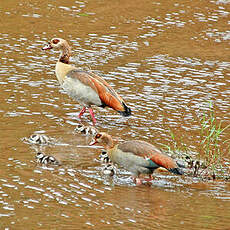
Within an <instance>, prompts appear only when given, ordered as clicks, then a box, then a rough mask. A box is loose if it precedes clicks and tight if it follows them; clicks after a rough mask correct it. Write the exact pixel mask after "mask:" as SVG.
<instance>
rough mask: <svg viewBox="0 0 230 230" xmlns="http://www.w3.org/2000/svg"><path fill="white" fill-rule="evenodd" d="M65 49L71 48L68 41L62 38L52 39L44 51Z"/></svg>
mask: <svg viewBox="0 0 230 230" xmlns="http://www.w3.org/2000/svg"><path fill="white" fill-rule="evenodd" d="M65 47H69V45H68V43H67V41H66V40H64V39H62V38H53V39H51V41H50V42H48V44H46V45H45V46H44V47H43V48H42V50H50V49H56V50H63V49H64V48H65Z"/></svg>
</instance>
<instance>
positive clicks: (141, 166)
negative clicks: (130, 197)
mask: <svg viewBox="0 0 230 230" xmlns="http://www.w3.org/2000/svg"><path fill="white" fill-rule="evenodd" d="M97 143H98V144H101V145H103V146H104V147H105V148H106V149H107V151H108V156H109V158H110V160H111V161H112V162H113V163H115V164H117V165H118V166H121V167H123V168H124V169H126V170H128V171H130V172H131V173H132V176H133V178H134V181H135V182H136V184H141V183H142V180H141V178H139V176H140V174H148V175H150V176H151V174H152V173H153V171H154V170H155V169H157V168H159V167H163V168H165V169H167V170H168V171H169V172H172V173H174V174H178V175H182V174H183V171H182V170H181V168H180V167H179V165H177V163H176V162H175V161H174V160H173V159H172V158H171V157H169V156H167V155H165V154H163V153H162V152H161V151H160V150H158V149H157V148H156V147H155V146H154V145H152V144H149V143H148V142H145V141H139V140H131V141H125V142H123V143H120V144H115V143H114V141H113V139H112V137H111V136H110V135H108V134H107V133H98V134H96V136H95V137H94V139H93V141H92V142H91V143H90V145H94V144H97Z"/></svg>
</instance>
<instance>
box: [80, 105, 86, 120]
mask: <svg viewBox="0 0 230 230" xmlns="http://www.w3.org/2000/svg"><path fill="white" fill-rule="evenodd" d="M85 111H86V108H85V107H83V109H82V110H81V112H80V113H79V115H78V117H79V118H80V119H81V116H82V115H83V114H84V113H85Z"/></svg>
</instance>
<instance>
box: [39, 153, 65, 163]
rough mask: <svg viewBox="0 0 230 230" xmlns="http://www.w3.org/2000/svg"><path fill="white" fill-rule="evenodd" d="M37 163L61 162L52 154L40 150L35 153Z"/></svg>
mask: <svg viewBox="0 0 230 230" xmlns="http://www.w3.org/2000/svg"><path fill="white" fill-rule="evenodd" d="M36 159H37V163H39V164H44V165H61V163H60V162H59V161H58V160H57V159H56V158H54V157H53V156H48V155H45V154H43V153H41V152H38V153H37V155H36Z"/></svg>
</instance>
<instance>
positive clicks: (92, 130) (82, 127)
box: [74, 124, 98, 136]
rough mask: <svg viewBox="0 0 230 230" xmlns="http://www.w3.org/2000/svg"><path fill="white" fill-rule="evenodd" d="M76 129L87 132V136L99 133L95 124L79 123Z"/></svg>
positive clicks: (83, 132) (78, 131)
mask: <svg viewBox="0 0 230 230" xmlns="http://www.w3.org/2000/svg"><path fill="white" fill-rule="evenodd" d="M74 131H76V132H77V133H81V134H85V135H86V136H95V135H96V134H97V133H98V130H97V129H96V128H95V127H93V126H85V125H82V124H79V125H78V126H77V127H76V128H75V129H74Z"/></svg>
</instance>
